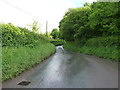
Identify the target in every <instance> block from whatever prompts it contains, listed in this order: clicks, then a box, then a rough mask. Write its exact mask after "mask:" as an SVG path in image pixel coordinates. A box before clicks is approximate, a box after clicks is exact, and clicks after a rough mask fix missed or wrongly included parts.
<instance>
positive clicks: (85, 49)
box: [64, 42, 120, 61]
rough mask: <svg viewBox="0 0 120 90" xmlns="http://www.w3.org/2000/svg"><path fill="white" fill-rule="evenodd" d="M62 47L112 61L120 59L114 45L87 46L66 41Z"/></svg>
mask: <svg viewBox="0 0 120 90" xmlns="http://www.w3.org/2000/svg"><path fill="white" fill-rule="evenodd" d="M64 48H65V49H68V50H71V51H75V52H79V53H84V54H89V55H95V56H98V57H102V58H106V59H112V60H114V61H118V60H119V59H120V56H119V50H118V47H114V46H107V47H105V46H99V47H94V46H88V45H87V46H82V47H79V46H77V45H76V44H75V43H74V42H66V43H65V44H64Z"/></svg>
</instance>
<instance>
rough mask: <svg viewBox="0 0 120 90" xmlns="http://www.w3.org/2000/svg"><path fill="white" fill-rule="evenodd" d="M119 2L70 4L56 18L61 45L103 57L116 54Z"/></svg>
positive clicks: (116, 57)
mask: <svg viewBox="0 0 120 90" xmlns="http://www.w3.org/2000/svg"><path fill="white" fill-rule="evenodd" d="M119 6H120V3H119V2H94V3H93V4H89V3H85V4H84V6H83V7H80V8H71V9H69V10H68V12H67V13H66V14H65V15H64V17H63V19H62V20H61V21H60V25H59V28H60V34H61V36H62V38H63V39H65V40H67V41H72V42H74V43H68V42H67V43H66V44H65V45H64V47H65V48H67V49H69V50H72V51H77V52H82V53H85V54H92V55H96V56H100V57H103V58H109V59H115V60H117V59H118V58H119V57H118V50H119V48H118V46H119V45H120V40H119V39H118V38H120V37H119V35H120V24H119V23H120V18H119V16H120V13H119V11H120V9H119Z"/></svg>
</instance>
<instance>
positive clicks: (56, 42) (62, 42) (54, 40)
mask: <svg viewBox="0 0 120 90" xmlns="http://www.w3.org/2000/svg"><path fill="white" fill-rule="evenodd" d="M50 42H51V43H52V44H54V45H55V46H59V45H64V43H65V41H64V40H60V39H52V40H50Z"/></svg>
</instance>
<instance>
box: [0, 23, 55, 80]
mask: <svg viewBox="0 0 120 90" xmlns="http://www.w3.org/2000/svg"><path fill="white" fill-rule="evenodd" d="M1 32H2V33H1ZM0 34H1V35H2V81H5V80H8V79H11V78H13V77H15V76H17V75H19V74H20V73H22V72H23V71H25V70H27V69H30V68H31V67H33V66H34V65H35V64H37V63H40V62H41V61H42V60H44V59H45V58H47V57H48V56H50V55H51V54H53V53H54V52H55V46H54V45H53V44H51V43H50V42H49V39H48V38H47V37H46V36H45V35H43V34H38V33H34V32H32V31H30V30H28V29H26V28H21V27H16V26H14V25H12V24H11V23H8V24H0Z"/></svg>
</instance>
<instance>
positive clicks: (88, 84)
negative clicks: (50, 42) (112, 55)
mask: <svg viewBox="0 0 120 90" xmlns="http://www.w3.org/2000/svg"><path fill="white" fill-rule="evenodd" d="M38 68H39V69H38V70H37V71H35V72H34V73H33V74H31V75H29V76H28V77H26V78H24V77H23V79H25V80H27V81H30V82H31V83H30V84H29V85H27V86H20V85H16V86H15V87H16V88H117V87H118V69H117V64H115V65H113V64H111V63H110V62H109V61H105V60H102V59H100V58H97V57H94V56H89V55H84V54H80V53H74V52H70V51H67V50H64V49H63V48H62V46H58V47H56V53H55V55H53V56H52V57H50V58H49V59H48V60H47V61H46V62H44V63H42V64H41V65H40V66H39V67H38ZM11 82H12V81H11Z"/></svg>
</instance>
